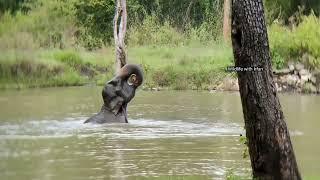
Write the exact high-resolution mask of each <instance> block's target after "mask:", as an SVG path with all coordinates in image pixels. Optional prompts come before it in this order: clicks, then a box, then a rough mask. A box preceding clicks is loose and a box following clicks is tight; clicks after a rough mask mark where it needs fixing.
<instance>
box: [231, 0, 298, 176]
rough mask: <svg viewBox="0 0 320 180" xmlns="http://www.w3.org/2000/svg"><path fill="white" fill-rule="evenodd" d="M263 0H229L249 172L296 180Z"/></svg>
mask: <svg viewBox="0 0 320 180" xmlns="http://www.w3.org/2000/svg"><path fill="white" fill-rule="evenodd" d="M262 1H263V0H233V1H232V36H231V38H232V45H233V53H234V59H235V65H236V66H237V67H242V68H245V67H252V71H245V70H244V71H238V72H237V74H238V82H239V87H240V95H241V102H242V107H243V115H244V120H245V128H246V136H247V139H248V146H249V154H250V159H251V166H252V170H253V176H254V177H255V178H258V179H276V180H277V179H290V180H295V179H297V180H300V179H301V176H300V173H299V171H298V166H297V163H296V158H295V155H294V151H293V148H292V145H291V140H290V135H289V132H288V129H287V126H286V123H285V120H284V115H283V112H282V110H281V105H280V102H279V99H278V97H277V90H276V87H275V84H274V82H273V78H272V66H271V58H270V52H269V42H268V35H267V29H266V24H265V19H264V10H263V3H262Z"/></svg>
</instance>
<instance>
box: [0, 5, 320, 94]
mask: <svg viewBox="0 0 320 180" xmlns="http://www.w3.org/2000/svg"><path fill="white" fill-rule="evenodd" d="M33 2H36V3H31V5H29V4H26V5H28V7H30V9H29V11H28V12H27V13H25V12H23V11H20V10H17V11H15V13H11V12H10V11H6V12H0V88H1V89H8V88H28V87H48V86H75V85H86V84H97V85H101V84H104V83H105V81H107V80H108V79H110V78H111V77H112V76H113V74H114V73H113V71H114V66H113V64H114V63H113V62H114V57H115V55H114V50H113V45H112V44H110V43H109V44H108V43H107V42H106V41H103V39H110V36H112V30H110V27H111V26H110V25H112V17H113V13H114V12H113V11H114V9H113V5H110V4H109V5H108V7H110V9H111V10H110V9H109V10H110V12H109V11H108V13H109V14H105V8H106V7H105V6H104V5H105V4H103V3H102V4H99V3H95V1H88V2H90V3H93V4H92V7H91V5H90V4H89V5H90V7H91V8H93V9H92V11H90V12H86V11H82V8H84V9H87V8H88V7H87V5H88V4H86V3H84V4H78V5H75V4H74V3H75V2H77V1H73V0H72V1H60V0H54V1H48V0H35V1H33ZM101 2H102V1H101ZM103 2H104V3H106V2H105V1H103ZM76 4H77V3H76ZM80 5H84V7H82V6H80ZM111 7H112V8H111ZM129 7H130V8H133V7H134V6H131V5H130V6H129ZM210 7H211V6H210ZM89 9H90V8H89ZM169 9H170V8H169ZM96 10H99V11H98V12H101V13H102V14H100V13H98V12H96ZM131 10H134V9H131ZM210 12H211V11H210ZM79 13H80V14H79ZM82 13H85V14H82ZM86 13H89V15H90V16H89V15H88V14H86ZM91 13H92V14H91ZM267 14H268V13H267ZM213 15H214V14H211V15H206V18H204V19H202V20H201V22H199V23H197V24H198V25H197V26H191V25H188V24H185V26H184V28H181V27H180V29H179V27H178V26H176V24H175V23H174V22H175V21H172V20H170V18H169V19H166V18H164V17H162V18H161V17H159V16H157V15H156V14H151V15H148V14H146V15H145V16H144V18H142V19H140V20H139V21H133V19H130V20H131V21H130V22H129V25H128V33H127V41H126V44H127V45H128V57H129V62H131V63H139V64H141V65H142V66H143V68H144V72H145V76H146V78H145V79H146V81H145V82H144V86H145V88H153V87H169V88H171V89H177V90H184V89H213V88H215V87H216V86H218V85H219V84H221V82H222V80H223V79H224V78H225V77H228V76H234V74H230V73H226V72H225V71H224V69H225V67H226V66H228V65H232V64H233V56H232V49H231V47H230V46H227V45H225V44H223V43H221V40H220V39H221V37H222V32H221V30H222V27H221V26H222V19H221V18H222V17H220V16H219V15H214V18H213V17H212V18H210V17H211V16H213ZM105 16H108V18H110V19H111V20H110V22H109V21H108V22H101V21H100V20H101V19H104V18H102V17H105ZM79 18H80V19H79ZM83 18H84V19H83ZM86 18H89V19H86ZM90 18H91V19H90ZM131 18H134V17H131ZM84 20H85V21H84ZM104 20H106V19H104ZM294 20H295V21H294V22H293V23H292V24H290V25H287V24H286V25H285V24H284V23H281V19H280V20H278V19H269V21H270V22H271V24H268V26H269V27H268V33H269V40H270V47H271V56H272V61H273V66H274V68H279V69H280V68H283V67H285V66H286V64H287V63H288V62H290V61H295V62H302V63H303V64H305V65H306V67H307V68H308V69H310V70H316V69H319V68H320V41H319V39H320V19H319V17H317V16H316V15H314V14H313V13H311V14H310V15H308V16H305V15H303V14H300V15H297V16H296V17H294ZM199 21H200V20H199ZM79 22H87V23H89V24H86V23H84V24H81V23H80V24H79ZM110 23H111V24H110ZM99 25H101V26H99ZM104 25H108V27H109V26H110V27H109V29H108V28H107V27H104ZM89 27H91V28H89ZM101 33H102V34H101ZM110 33H111V35H110ZM105 35H108V38H107V37H104V36H105ZM103 37H104V38H103ZM111 43H112V40H111Z"/></svg>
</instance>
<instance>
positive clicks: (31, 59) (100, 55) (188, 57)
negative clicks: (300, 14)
mask: <svg viewBox="0 0 320 180" xmlns="http://www.w3.org/2000/svg"><path fill="white" fill-rule="evenodd" d="M1 54H2V55H1V56H0V75H1V76H0V89H23V88H41V87H60V86H84V85H103V84H104V83H105V82H106V81H108V80H109V79H111V78H112V77H113V75H114V49H113V48H111V47H109V48H103V49H100V50H97V51H84V50H82V51H81V50H56V49H53V50H37V51H23V50H19V51H18V50H11V51H5V52H2V53H1ZM128 55H129V62H130V63H137V64H141V66H142V67H143V69H144V74H145V82H144V84H143V87H142V89H143V90H153V91H161V90H209V91H238V90H239V86H238V82H237V79H236V74H235V73H234V72H233V73H232V72H226V67H227V66H231V65H233V56H232V49H231V47H229V46H227V45H223V44H222V45H221V44H220V45H212V47H210V48H209V47H203V46H198V47H197V46H194V47H155V46H149V47H132V48H128ZM274 69H275V70H274V81H275V83H276V86H277V90H278V92H296V93H313V94H317V93H320V73H319V72H318V71H316V70H314V71H311V70H310V69H308V68H307V67H305V66H304V65H303V64H302V63H300V62H290V63H288V66H284V68H283V69H280V70H279V69H276V68H274Z"/></svg>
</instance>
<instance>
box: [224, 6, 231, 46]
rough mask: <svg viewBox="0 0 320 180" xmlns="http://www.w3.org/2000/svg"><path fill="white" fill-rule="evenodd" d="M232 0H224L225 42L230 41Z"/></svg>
mask: <svg viewBox="0 0 320 180" xmlns="http://www.w3.org/2000/svg"><path fill="white" fill-rule="evenodd" d="M230 6H231V3H230V0H224V4H223V39H224V41H225V42H230V33H231V32H230V28H231V23H230V18H231V17H230Z"/></svg>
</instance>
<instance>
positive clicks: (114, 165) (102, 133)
mask: <svg viewBox="0 0 320 180" xmlns="http://www.w3.org/2000/svg"><path fill="white" fill-rule="evenodd" d="M100 92H101V87H97V88H96V87H80V88H79V87H73V88H49V89H31V90H23V91H11V92H9V91H5V92H0V175H1V177H0V179H2V180H21V179H23V180H25V179H26V180H27V179H39V180H47V179H48V180H51V179H52V180H73V179H84V180H88V179H111V178H114V179H142V178H145V177H148V178H150V179H154V178H155V177H160V179H169V178H171V177H172V176H175V177H183V178H187V179H224V178H225V174H226V173H227V172H228V171H230V170H231V169H232V171H233V172H235V173H236V174H240V175H241V174H242V175H243V174H248V173H250V164H249V160H248V159H243V158H242V151H243V148H244V146H243V145H241V144H240V143H239V134H240V133H243V119H242V110H241V104H240V97H239V95H238V93H208V92H173V91H171V92H170V91H168V92H143V91H139V92H138V93H137V96H136V98H135V99H134V101H133V102H132V103H131V105H130V106H129V122H130V123H129V124H109V125H102V126H101V125H88V124H83V123H82V122H83V121H84V120H85V119H86V118H87V117H89V116H90V115H92V114H93V113H95V112H97V111H98V110H99V109H100V105H101V101H102V100H101V97H100ZM281 103H282V106H283V108H284V111H285V115H286V118H287V124H288V126H289V128H290V131H291V135H292V140H293V145H294V148H295V152H296V156H297V159H298V162H299V166H300V170H301V172H302V174H303V176H304V177H306V176H307V177H320V165H319V163H320V156H319V153H320V143H319V142H320V141H319V136H320V131H319V127H320V121H319V120H320V96H300V95H282V96H281Z"/></svg>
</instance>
